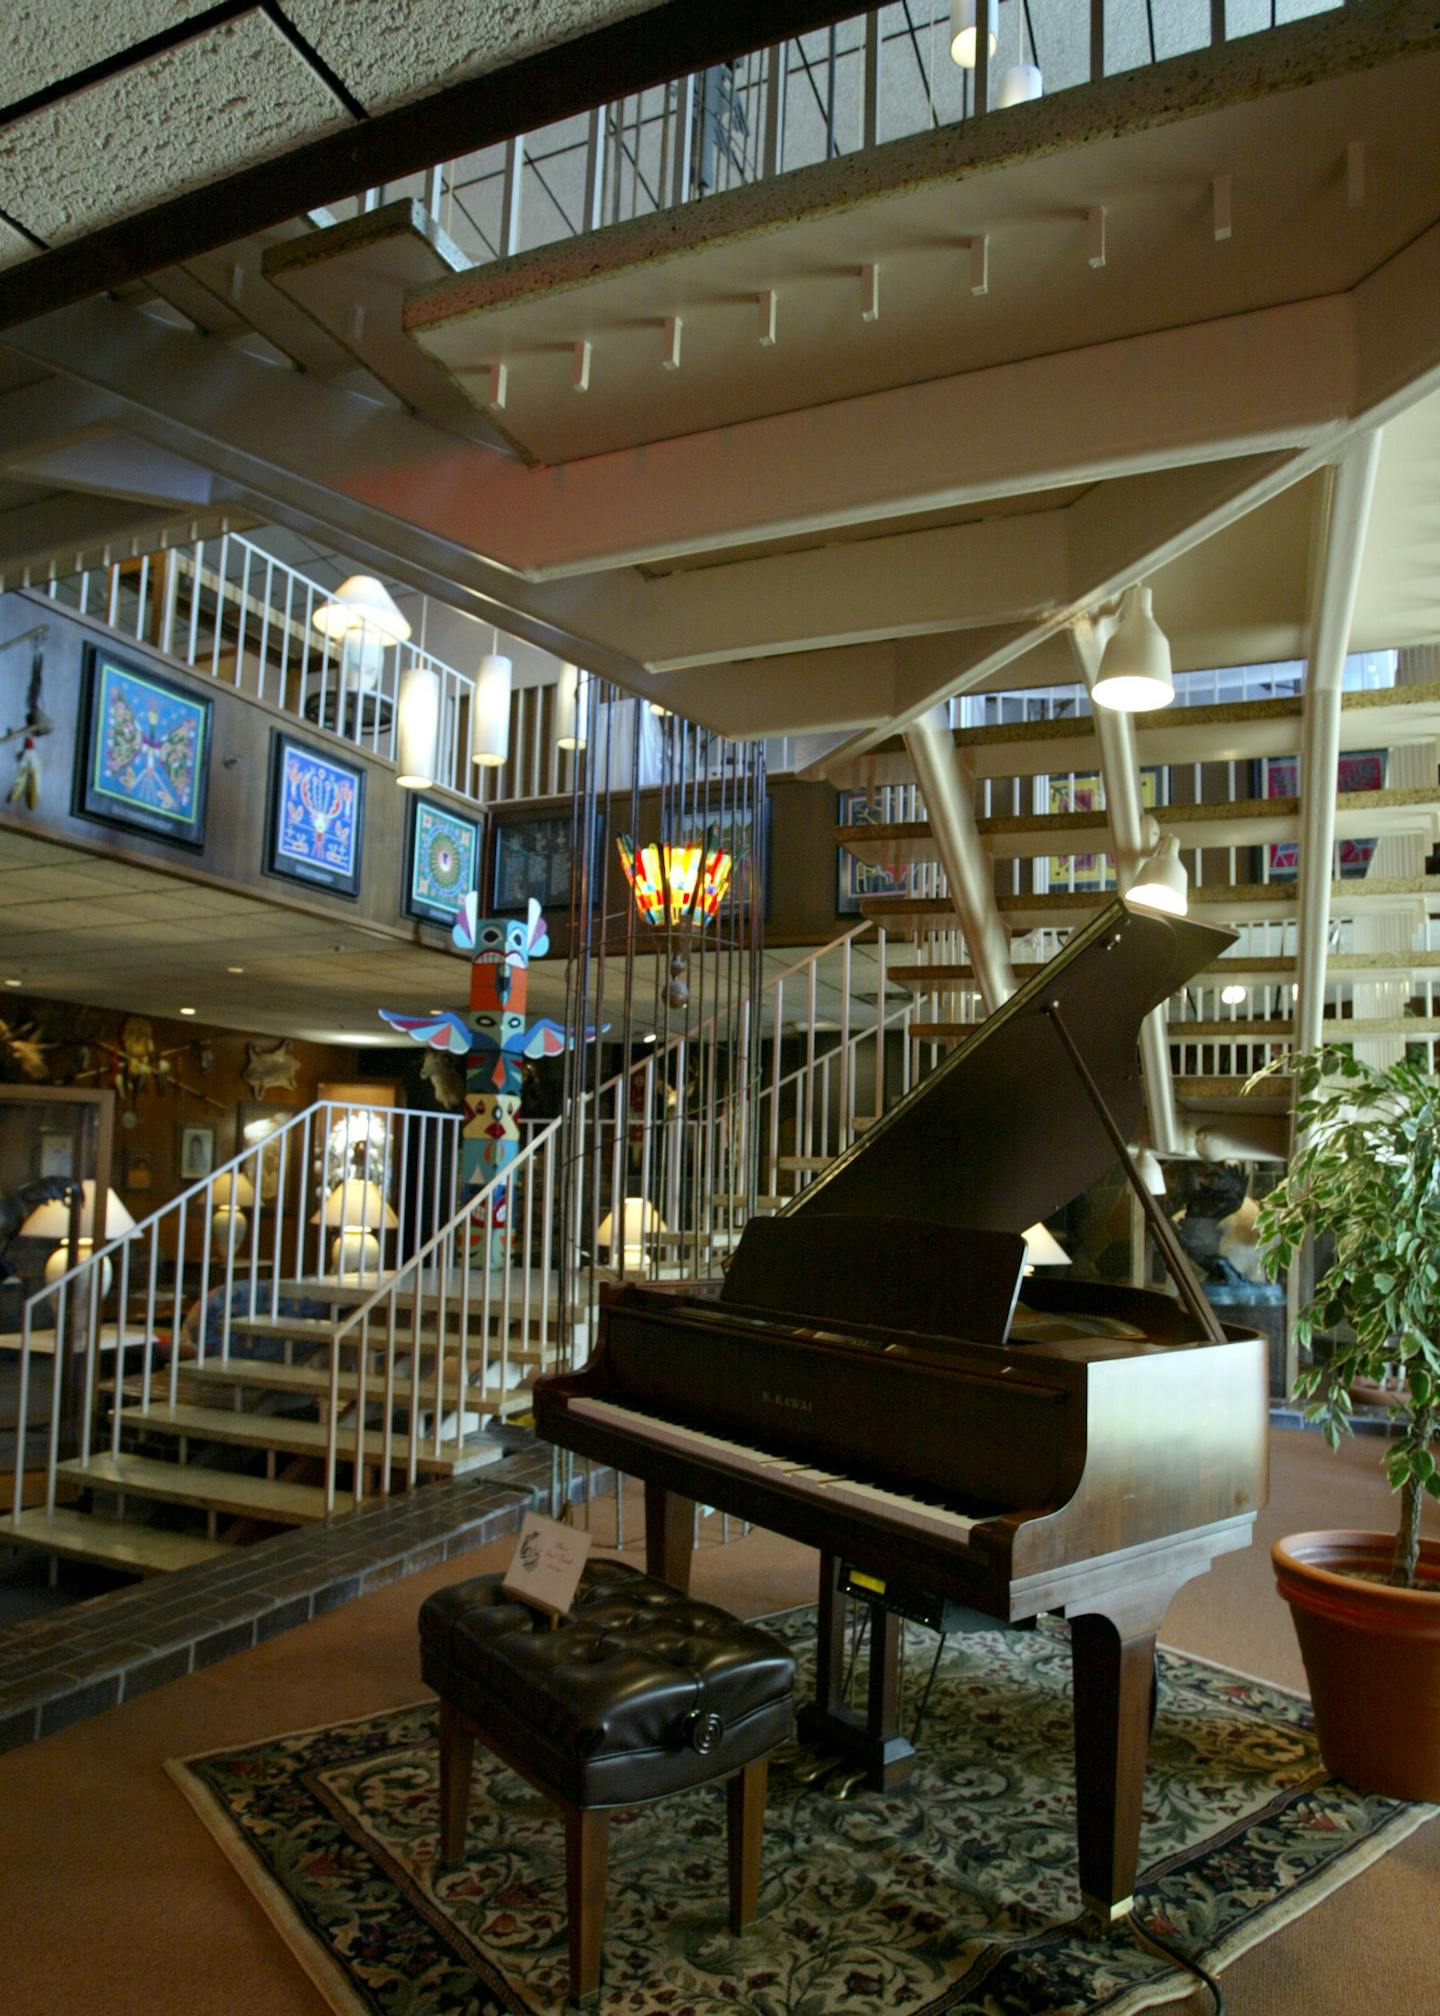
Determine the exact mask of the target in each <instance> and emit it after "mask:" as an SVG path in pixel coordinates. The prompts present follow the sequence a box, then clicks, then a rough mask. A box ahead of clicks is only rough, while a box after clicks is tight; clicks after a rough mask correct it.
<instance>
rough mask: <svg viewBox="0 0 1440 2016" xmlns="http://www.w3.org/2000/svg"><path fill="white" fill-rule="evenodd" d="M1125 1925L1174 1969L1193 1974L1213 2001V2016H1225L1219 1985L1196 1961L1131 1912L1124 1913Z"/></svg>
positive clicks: (1223, 1998) (1223, 1999)
mask: <svg viewBox="0 0 1440 2016" xmlns="http://www.w3.org/2000/svg"><path fill="white" fill-rule="evenodd" d="M1125 1923H1126V1924H1127V1925H1128V1926H1129V1927H1130V1930H1131V1931H1132V1932H1133V1933H1134V1934H1135V1936H1136V1938H1137V1939H1139V1940H1140V1941H1141V1942H1142V1943H1143V1944H1144V1945H1146V1946H1153V1947H1154V1948H1155V1950H1156V1952H1157V1953H1161V1954H1163V1955H1164V1957H1165V1958H1166V1959H1167V1960H1169V1961H1171V1962H1172V1963H1173V1964H1174V1965H1175V1966H1176V1967H1183V1968H1184V1970H1185V1972H1186V1973H1187V1974H1193V1975H1194V1976H1195V1978H1196V1980H1197V1981H1203V1982H1204V1983H1205V1986H1206V1987H1207V1988H1208V1989H1209V1990H1210V1993H1211V1995H1212V1996H1213V1997H1214V1999H1215V2016H1225V1997H1224V1996H1223V1995H1222V1994H1221V1993H1220V1983H1219V1982H1218V1981H1217V1980H1216V1979H1215V1976H1214V1975H1213V1974H1207V1973H1206V1971H1205V1969H1204V1968H1203V1967H1202V1966H1201V1965H1200V1962H1199V1961H1198V1960H1192V1959H1191V1957H1190V1955H1189V1954H1188V1953H1185V1952H1182V1951H1181V1949H1180V1947H1178V1946H1172V1945H1171V1944H1170V1942H1169V1940H1168V1939H1162V1938H1160V1936H1159V1935H1158V1933H1155V1932H1152V1931H1151V1930H1150V1928H1149V1927H1148V1926H1147V1925H1142V1924H1141V1923H1140V1920H1139V1918H1137V1917H1136V1915H1135V1913H1134V1912H1133V1911H1127V1912H1126V1914H1125Z"/></svg>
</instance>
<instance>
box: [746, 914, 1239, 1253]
mask: <svg viewBox="0 0 1440 2016" xmlns="http://www.w3.org/2000/svg"><path fill="white" fill-rule="evenodd" d="M1234 940H1235V933H1234V932H1233V931H1226V930H1221V929H1218V928H1217V927H1216V926H1215V925H1212V924H1197V923H1194V922H1192V921H1191V920H1190V919H1189V918H1185V917H1166V916H1162V915H1160V914H1159V913H1158V912H1156V911H1153V910H1141V909H1133V910H1132V909H1131V908H1130V907H1129V906H1128V905H1127V904H1126V903H1125V902H1124V901H1123V900H1120V899H1117V900H1116V901H1115V902H1114V903H1112V904H1110V906H1109V907H1108V908H1107V909H1105V910H1102V911H1101V912H1100V913H1099V915H1098V916H1096V917H1095V918H1093V919H1092V920H1091V922H1090V923H1089V924H1088V925H1086V927H1085V928H1084V930H1082V931H1078V932H1076V933H1075V935H1074V936H1073V937H1072V938H1071V939H1070V941H1069V943H1068V944H1067V945H1066V946H1065V947H1064V948H1063V950H1061V951H1060V952H1057V953H1056V955H1055V957H1054V958H1053V959H1052V960H1050V962H1049V963H1048V964H1047V965H1046V966H1045V967H1044V968H1043V969H1042V970H1041V971H1040V972H1039V973H1037V974H1036V975H1035V976H1034V978H1033V979H1032V980H1029V981H1027V983H1026V984H1025V986H1024V987H1022V988H1021V989H1020V990H1019V992H1018V993H1016V994H1013V995H1012V996H1011V997H1010V999H1009V1000H1008V1001H1007V1002H1006V1003H1005V1005H1004V1007H1003V1008H999V1009H997V1010H996V1012H995V1013H994V1014H993V1015H990V1016H988V1017H987V1018H986V1020H985V1021H983V1022H981V1023H980V1024H979V1025H978V1026H977V1028H976V1030H975V1033H974V1034H973V1035H972V1036H969V1037H967V1038H966V1039H965V1041H964V1042H963V1043H961V1044H959V1045H958V1047H957V1048H956V1049H954V1050H952V1051H951V1053H950V1055H949V1056H948V1057H947V1058H946V1059H945V1061H944V1062H943V1063H942V1064H940V1065H938V1066H937V1067H936V1069H935V1070H934V1071H932V1072H931V1073H930V1074H929V1076H928V1077H926V1078H923V1079H922V1080H921V1082H920V1083H919V1084H918V1085H917V1086H915V1087H914V1089H913V1090H912V1091H910V1092H908V1093H907V1094H906V1095H905V1097H904V1098H903V1099H902V1100H901V1101H900V1102H899V1104H898V1105H896V1106H894V1107H892V1108H891V1110H890V1111H889V1112H888V1113H886V1114H885V1115H884V1116H883V1118H881V1119H880V1120H877V1121H876V1123H875V1124H874V1126H873V1127H870V1128H868V1129H867V1130H866V1132H865V1133H864V1134H862V1135H861V1136H860V1138H859V1139H858V1140H857V1141H856V1142H855V1144H854V1146H853V1147H851V1148H848V1149H847V1150H846V1151H845V1153H844V1154H843V1155H841V1156H839V1157H838V1158H837V1159H836V1160H835V1161H834V1162H833V1163H832V1164H831V1165H830V1167H829V1168H828V1169H827V1170H826V1171H825V1172H824V1174H823V1175H821V1176H818V1177H817V1178H816V1179H815V1181H814V1182H812V1183H811V1184H809V1185H808V1186H807V1188H806V1189H805V1190H803V1191H802V1192H801V1193H800V1195H799V1196H798V1197H796V1198H795V1199H794V1200H793V1201H792V1202H791V1203H789V1204H787V1205H786V1206H785V1207H784V1209H783V1210H782V1211H781V1212H780V1213H779V1214H778V1216H779V1218H780V1219H785V1218H797V1217H799V1216H800V1215H802V1214H804V1215H805V1216H806V1217H809V1216H810V1214H811V1213H815V1214H817V1215H818V1214H835V1215H845V1216H857V1215H866V1216H875V1217H884V1218H920V1219H928V1220H929V1221H930V1222H931V1223H932V1224H937V1223H938V1224H945V1225H956V1226H965V1227H967V1228H970V1229H972V1230H975V1231H995V1232H1022V1231H1023V1230H1024V1229H1025V1228H1026V1227H1027V1226H1029V1225H1034V1224H1036V1223H1037V1222H1038V1221H1040V1220H1041V1219H1044V1218H1048V1217H1049V1216H1050V1214H1051V1213H1052V1212H1054V1211H1058V1210H1059V1208H1060V1207H1061V1205H1062V1204H1068V1203H1069V1201H1070V1199H1071V1198H1072V1197H1076V1196H1078V1195H1079V1194H1080V1192H1081V1191H1082V1190H1085V1189H1088V1188H1089V1186H1090V1184H1092V1183H1093V1182H1094V1181H1095V1180H1096V1178H1097V1177H1099V1176H1101V1175H1103V1174H1104V1172H1105V1171H1106V1169H1108V1168H1109V1167H1110V1166H1111V1164H1112V1163H1113V1162H1114V1160H1115V1150H1114V1148H1113V1146H1112V1145H1111V1143H1110V1141H1109V1139H1108V1138H1107V1136H1106V1133H1105V1130H1104V1127H1103V1126H1102V1124H1101V1122H1100V1120H1099V1118H1098V1116H1097V1114H1096V1112H1095V1108H1094V1106H1093V1105H1092V1103H1091V1100H1090V1097H1089V1094H1088V1093H1087V1091H1086V1089H1085V1087H1084V1085H1083V1084H1082V1083H1081V1080H1080V1077H1079V1075H1078V1073H1077V1072H1076V1069H1075V1066H1074V1064H1073V1062H1072V1061H1071V1058H1070V1056H1069V1055H1068V1053H1067V1051H1066V1049H1065V1046H1064V1044H1063V1042H1062V1041H1061V1037H1060V1034H1059V1032H1058V1030H1057V1029H1056V1027H1055V1024H1054V1022H1053V1021H1052V1020H1051V1018H1050V1016H1049V1014H1048V1013H1047V1011H1048V1010H1049V1009H1050V1008H1051V1007H1052V1006H1053V1007H1055V1008H1057V1009H1058V1011H1059V1014H1060V1017H1061V1019H1062V1020H1063V1022H1064V1024H1065V1027H1066V1029H1067V1031H1068V1032H1069V1035H1070V1038H1071V1040H1072V1041H1073V1042H1074V1044H1075V1045H1076V1047H1077V1049H1078V1050H1079V1051H1080V1053H1081V1055H1082V1056H1083V1058H1084V1060H1085V1063H1086V1065H1087V1067H1088V1069H1089V1071H1090V1074H1091V1076H1092V1077H1093V1079H1094V1080H1095V1084H1096V1087H1097V1088H1098V1090H1099V1092H1100V1095H1101V1096H1102V1098H1103V1099H1104V1100H1105V1102H1106V1104H1107V1105H1108V1106H1109V1109H1110V1111H1111V1113H1112V1114H1113V1115H1114V1117H1115V1120H1116V1122H1117V1124H1118V1126H1119V1128H1120V1130H1121V1132H1122V1133H1123V1134H1124V1136H1125V1138H1126V1139H1127V1140H1129V1139H1131V1138H1133V1135H1134V1130H1135V1125H1136V1122H1137V1121H1138V1120H1139V1118H1140V1112H1141V1107H1142V1104H1143V1096H1144V1095H1143V1089H1142V1086H1141V1082H1140V1063H1139V1056H1138V1045H1139V1038H1140V1024H1141V1022H1142V1021H1143V1020H1144V1018H1145V1016H1146V1015H1147V1014H1148V1013H1149V1011H1150V1010H1151V1009H1152V1008H1158V1007H1159V1006H1160V1004H1161V1002H1163V1001H1166V1000H1168V999H1169V997H1170V996H1171V995H1172V994H1173V993H1174V992H1175V991H1176V989H1177V988H1179V987H1183V986H1184V984H1185V982H1186V981H1187V980H1188V979H1190V977H1191V976H1192V975H1193V974H1195V973H1198V972H1199V971H1200V970H1201V968H1202V967H1204V966H1208V965H1209V964H1210V962H1211V960H1213V959H1216V958H1218V957H1219V955H1220V953H1221V952H1223V951H1224V949H1225V947H1226V946H1227V945H1231V944H1233V943H1234ZM771 1222H772V1223H773V1222H778V1221H771Z"/></svg>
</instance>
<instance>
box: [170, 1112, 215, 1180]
mask: <svg viewBox="0 0 1440 2016" xmlns="http://www.w3.org/2000/svg"><path fill="white" fill-rule="evenodd" d="M175 1164H176V1169H175V1173H176V1175H177V1176H178V1177H179V1179H180V1181H181V1183H182V1184H185V1183H196V1182H198V1181H199V1179H200V1178H201V1177H202V1176H208V1175H209V1174H210V1171H211V1170H212V1169H213V1168H214V1167H215V1129H214V1128H213V1127H191V1126H183V1127H182V1128H181V1129H180V1140H179V1145H178V1147H177V1149H176V1153H175Z"/></svg>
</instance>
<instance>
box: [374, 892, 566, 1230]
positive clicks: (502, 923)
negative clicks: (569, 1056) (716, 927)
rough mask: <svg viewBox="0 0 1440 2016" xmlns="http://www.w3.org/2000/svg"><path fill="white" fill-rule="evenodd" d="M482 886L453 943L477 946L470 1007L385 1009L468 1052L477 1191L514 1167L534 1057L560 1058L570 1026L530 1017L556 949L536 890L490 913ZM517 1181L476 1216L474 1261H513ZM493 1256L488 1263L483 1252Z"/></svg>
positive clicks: (471, 1156)
mask: <svg viewBox="0 0 1440 2016" xmlns="http://www.w3.org/2000/svg"><path fill="white" fill-rule="evenodd" d="M479 906H480V899H479V897H478V896H477V895H476V894H475V893H474V891H473V890H472V891H471V893H470V895H468V896H467V897H466V898H465V903H464V907H463V908H462V910H461V912H460V915H459V917H458V918H457V919H456V922H455V928H454V930H453V931H452V932H451V934H450V937H451V942H452V943H453V944H454V945H456V946H457V947H458V948H459V950H460V951H462V952H468V953H469V954H470V958H471V965H470V1012H469V1014H468V1015H457V1014H454V1013H452V1012H447V1013H445V1014H443V1015H401V1014H399V1013H397V1012H396V1011H394V1010H392V1009H389V1008H382V1009H381V1011H380V1013H381V1016H382V1018H383V1019H384V1020H385V1021H386V1022H388V1023H389V1024H390V1026H391V1028H392V1029H399V1030H401V1031H403V1033H404V1034H405V1035H407V1036H409V1037H412V1038H413V1039H414V1041H415V1042H417V1043H424V1044H427V1045H428V1046H429V1047H430V1048H431V1049H432V1050H444V1051H448V1052H449V1053H450V1054H451V1055H452V1056H456V1057H464V1058H465V1059H466V1060H467V1061H466V1067H465V1125H464V1128H463V1130H462V1136H461V1138H462V1143H463V1146H462V1149H461V1163H460V1179H461V1184H462V1186H463V1190H464V1193H465V1194H466V1195H467V1196H474V1195H476V1194H478V1192H480V1191H481V1190H483V1189H484V1188H485V1185H486V1184H487V1183H490V1182H492V1181H493V1180H494V1178H495V1177H496V1176H498V1175H499V1174H500V1172H501V1171H502V1170H503V1169H506V1168H508V1166H509V1165H510V1163H511V1162H513V1161H514V1159H515V1157H516V1155H517V1154H518V1153H519V1152H520V1125H519V1121H520V1100H521V1096H522V1093H523V1090H524V1071H525V1062H526V1059H527V1058H531V1057H558V1056H559V1055H560V1053H561V1051H562V1050H563V1049H564V1048H565V1041H566V1038H565V1031H564V1030H563V1029H562V1028H561V1027H560V1025H559V1023H558V1022H551V1021H548V1020H546V1019H543V1018H542V1019H541V1020H540V1021H538V1022H531V1023H529V1024H528V1026H527V1023H526V1019H525V996H526V992H527V989H528V986H529V967H530V961H531V960H532V959H543V958H544V956H545V954H546V952H547V951H548V950H549V949H550V940H549V937H548V935H547V933H546V929H545V919H544V918H543V917H542V916H541V914H540V905H539V904H538V903H537V902H536V901H535V899H534V898H533V897H532V898H531V899H530V909H529V914H528V916H526V917H525V918H523V919H522V918H518V917H480V916H477V914H476V913H477V911H478V909H479ZM507 1192H508V1186H507V1185H501V1186H499V1187H498V1188H497V1189H496V1190H495V1191H494V1193H493V1194H492V1197H491V1200H490V1205H489V1209H488V1210H487V1211H485V1212H481V1213H476V1214H475V1217H474V1218H473V1219H472V1221H471V1226H470V1233H469V1241H470V1262H471V1265H472V1266H479V1265H481V1264H488V1265H489V1266H491V1267H504V1266H506V1265H507V1264H508V1260H509V1244H510V1242H509V1225H508V1215H509V1214H508V1195H507ZM482 1253H483V1254H484V1256H485V1261H484V1262H483V1263H482V1259H481V1255H482Z"/></svg>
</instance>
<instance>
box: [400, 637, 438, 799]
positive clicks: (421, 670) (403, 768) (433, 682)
mask: <svg viewBox="0 0 1440 2016" xmlns="http://www.w3.org/2000/svg"><path fill="white" fill-rule="evenodd" d="M439 743H440V674H439V673H438V672H437V671H436V670H435V668H434V667H433V666H432V665H427V664H423V663H422V664H416V665H408V666H407V667H406V668H405V670H404V671H403V672H402V673H401V674H400V710H399V717H398V719H397V721H396V725H395V765H396V769H397V771H398V773H399V774H398V775H397V777H396V779H395V782H396V783H397V784H398V785H399V786H400V788H401V789H402V790H403V791H428V790H429V788H430V786H431V785H432V784H433V783H434V782H435V758H436V753H437V751H438V748H439Z"/></svg>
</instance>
